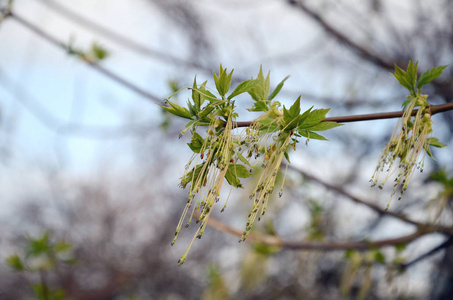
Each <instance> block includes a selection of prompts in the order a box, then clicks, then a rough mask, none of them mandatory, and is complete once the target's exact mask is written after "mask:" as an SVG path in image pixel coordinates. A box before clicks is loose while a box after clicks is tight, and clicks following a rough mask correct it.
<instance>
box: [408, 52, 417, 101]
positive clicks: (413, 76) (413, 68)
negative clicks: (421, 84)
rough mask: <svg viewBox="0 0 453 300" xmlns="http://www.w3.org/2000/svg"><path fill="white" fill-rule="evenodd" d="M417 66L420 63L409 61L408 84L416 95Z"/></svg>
mask: <svg viewBox="0 0 453 300" xmlns="http://www.w3.org/2000/svg"><path fill="white" fill-rule="evenodd" d="M417 65H418V62H416V63H415V65H414V63H413V62H412V59H411V60H410V61H409V64H408V66H407V73H406V77H407V82H408V83H409V85H410V90H411V91H412V92H413V93H414V94H415V85H416V84H417Z"/></svg>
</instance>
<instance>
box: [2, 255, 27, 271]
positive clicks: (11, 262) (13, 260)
mask: <svg viewBox="0 0 453 300" xmlns="http://www.w3.org/2000/svg"><path fill="white" fill-rule="evenodd" d="M6 264H7V265H8V266H10V267H11V268H13V269H14V270H16V271H22V270H24V269H25V267H24V265H23V264H22V261H21V259H20V257H19V256H18V255H12V256H10V257H8V258H7V259H6Z"/></svg>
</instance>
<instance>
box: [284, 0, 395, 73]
mask: <svg viewBox="0 0 453 300" xmlns="http://www.w3.org/2000/svg"><path fill="white" fill-rule="evenodd" d="M288 3H289V4H291V5H292V6H294V7H297V8H299V9H300V10H302V11H303V12H304V13H305V14H306V15H308V16H309V17H310V18H312V19H313V20H315V21H316V23H318V24H319V25H320V26H321V27H322V28H323V29H324V30H325V31H326V32H327V33H328V34H330V35H331V36H333V37H334V38H335V39H336V40H337V41H339V42H340V43H342V44H344V45H346V46H348V47H349V48H350V49H352V50H353V51H355V52H356V53H357V54H358V55H359V56H360V57H362V58H364V59H366V60H367V61H370V62H372V63H373V64H375V65H377V66H378V67H380V68H383V69H386V70H393V64H391V63H388V60H385V59H383V58H381V57H379V56H378V55H377V54H375V53H372V52H371V51H370V50H368V49H367V48H365V47H363V46H362V45H360V44H358V43H356V42H354V41H352V40H351V39H350V38H349V37H348V36H346V35H345V34H343V33H342V32H341V31H339V30H337V29H336V28H335V27H333V26H332V25H330V24H329V23H327V22H326V20H324V19H323V18H322V17H321V15H319V14H318V13H316V12H314V11H313V10H311V9H310V8H308V6H306V5H305V4H304V3H303V2H302V1H296V0H289V1H288Z"/></svg>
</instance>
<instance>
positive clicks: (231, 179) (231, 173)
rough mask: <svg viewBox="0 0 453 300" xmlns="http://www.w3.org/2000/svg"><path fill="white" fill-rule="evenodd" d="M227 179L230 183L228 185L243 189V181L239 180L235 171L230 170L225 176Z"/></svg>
mask: <svg viewBox="0 0 453 300" xmlns="http://www.w3.org/2000/svg"><path fill="white" fill-rule="evenodd" d="M225 179H226V180H227V181H228V183H229V184H230V185H231V186H234V187H242V184H241V181H240V180H239V178H238V177H237V176H236V174H235V173H234V171H233V170H232V169H230V168H228V170H227V172H226V174H225Z"/></svg>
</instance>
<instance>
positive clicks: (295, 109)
mask: <svg viewBox="0 0 453 300" xmlns="http://www.w3.org/2000/svg"><path fill="white" fill-rule="evenodd" d="M289 114H290V115H291V116H292V117H293V118H296V117H298V116H299V114H300V96H299V97H298V98H297V100H296V101H295V102H294V103H293V105H291V107H290V108H289Z"/></svg>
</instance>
